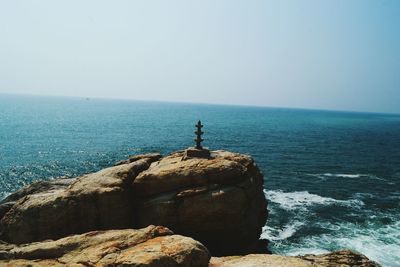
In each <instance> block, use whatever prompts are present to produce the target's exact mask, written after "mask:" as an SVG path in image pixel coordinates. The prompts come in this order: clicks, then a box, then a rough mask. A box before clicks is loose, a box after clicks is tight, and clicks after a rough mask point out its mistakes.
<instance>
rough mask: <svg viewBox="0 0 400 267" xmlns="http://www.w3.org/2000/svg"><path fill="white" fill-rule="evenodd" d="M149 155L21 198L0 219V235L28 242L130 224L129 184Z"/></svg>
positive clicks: (144, 167)
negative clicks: (60, 186)
mask: <svg viewBox="0 0 400 267" xmlns="http://www.w3.org/2000/svg"><path fill="white" fill-rule="evenodd" d="M153 160H154V158H153V157H149V158H146V157H142V158H141V159H138V160H137V161H133V162H131V163H128V164H123V165H120V166H116V167H111V168H107V169H104V170H101V171H99V172H97V173H92V174H88V175H84V176H82V177H79V178H77V179H76V181H74V182H73V183H72V184H71V185H69V186H68V187H66V188H56V189H54V188H50V190H44V191H42V190H38V191H34V193H33V194H30V195H26V194H23V195H24V196H23V197H22V198H20V199H19V200H18V201H17V202H16V203H15V204H14V205H13V206H12V207H11V209H10V210H9V211H8V212H7V213H5V215H4V216H3V218H2V219H1V221H0V227H1V228H0V229H1V239H2V240H5V241H7V242H12V243H27V242H32V241H39V240H45V239H55V238H60V237H65V236H67V235H70V234H79V233H85V232H88V231H92V230H103V229H122V228H132V226H133V221H134V214H133V213H132V186H131V184H132V182H133V179H134V178H135V177H136V175H137V174H138V173H140V172H141V171H143V170H145V169H147V168H148V167H149V166H150V163H151V162H152V161H153Z"/></svg>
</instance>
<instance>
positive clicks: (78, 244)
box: [0, 226, 210, 267]
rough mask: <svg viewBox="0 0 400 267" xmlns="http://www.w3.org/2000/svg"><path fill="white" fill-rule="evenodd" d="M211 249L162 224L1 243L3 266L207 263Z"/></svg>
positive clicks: (180, 264) (199, 266)
mask: <svg viewBox="0 0 400 267" xmlns="http://www.w3.org/2000/svg"><path fill="white" fill-rule="evenodd" d="M209 259H210V254H209V252H208V250H207V249H206V248H205V247H204V246H203V245H202V244H201V243H199V242H197V241H195V240H193V239H192V238H189V237H184V236H179V235H174V234H173V233H172V232H171V231H170V230H168V229H167V228H165V227H160V226H148V227H146V228H144V229H139V230H132V229H125V230H108V231H95V232H89V233H86V234H81V235H73V236H69V237H66V238H62V239H59V240H56V241H43V242H38V243H32V244H26V245H23V246H16V245H9V244H8V245H6V244H0V265H1V266H65V265H68V266H82V267H83V266H154V267H158V266H163V267H170V266H171V267H172V266H185V267H191V266H193V267H195V266H198V267H201V266H207V265H208V262H209Z"/></svg>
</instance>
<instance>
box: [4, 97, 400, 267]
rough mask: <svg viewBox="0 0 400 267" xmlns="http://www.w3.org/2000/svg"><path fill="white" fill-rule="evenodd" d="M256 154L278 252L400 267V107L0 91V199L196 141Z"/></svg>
mask: <svg viewBox="0 0 400 267" xmlns="http://www.w3.org/2000/svg"><path fill="white" fill-rule="evenodd" d="M198 119H201V120H202V121H203V123H204V124H205V128H204V131H205V132H206V134H205V136H204V138H205V139H206V141H205V145H206V146H208V147H210V149H225V150H230V151H237V152H241V153H248V154H251V155H252V156H253V157H254V158H255V160H256V162H257V164H258V165H259V167H260V168H261V170H262V171H263V173H264V174H265V185H264V187H265V190H264V191H265V195H266V197H267V198H268V200H269V207H268V209H269V211H270V215H269V218H268V223H267V225H266V226H265V227H264V229H263V233H262V237H263V238H267V239H269V240H270V241H271V243H270V249H271V250H272V251H273V252H274V253H278V254H285V255H298V254H305V253H320V252H327V251H333V250H338V249H345V248H346V249H354V250H356V251H359V252H361V253H364V254H365V255H367V256H368V257H369V258H371V259H373V260H376V261H378V262H379V263H381V264H382V265H383V266H400V115H386V114H371V113H351V112H333V111H312V110H297V109H277V108H259V107H239V106H219V105H200V104H177V103H158V102H142V101H123V100H102V99H85V98H62V97H33V96H12V95H0V199H1V198H3V197H5V196H6V195H7V194H9V193H10V192H12V191H14V190H17V189H19V188H20V187H22V186H23V185H26V184H29V183H31V182H32V181H34V180H37V179H51V178H54V177H58V176H71V177H72V176H77V175H81V174H83V173H88V172H93V171H97V170H99V169H101V168H104V167H108V166H110V165H112V164H113V163H115V162H116V161H118V160H121V159H125V158H126V157H127V156H128V155H132V154H139V153H145V152H153V151H159V152H161V153H163V154H167V153H169V152H172V151H175V150H179V149H182V148H185V147H188V146H192V145H193V138H194V134H193V131H194V130H195V129H194V124H195V123H196V122H197V120H198Z"/></svg>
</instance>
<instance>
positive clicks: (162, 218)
mask: <svg viewBox="0 0 400 267" xmlns="http://www.w3.org/2000/svg"><path fill="white" fill-rule="evenodd" d="M262 189H263V177H262V174H261V172H260V170H259V169H258V167H257V165H256V164H255V162H254V161H253V159H252V158H251V157H249V156H246V155H241V154H237V153H231V152H227V151H212V152H211V153H210V154H209V155H207V156H206V157H191V156H188V155H187V154H186V153H185V151H179V152H175V153H173V154H171V155H169V156H167V157H164V158H161V156H160V155H159V154H146V155H139V156H134V157H131V158H129V159H128V160H125V161H121V162H118V164H116V166H113V167H110V168H107V169H104V170H101V171H99V172H96V173H91V174H87V175H83V176H81V177H77V178H70V179H56V180H52V181H40V182H35V183H33V184H31V185H29V186H27V187H25V188H22V189H21V190H19V191H18V192H15V193H13V194H11V195H10V196H8V197H7V198H6V199H4V200H3V201H2V202H1V203H0V239H1V240H2V241H0V265H1V266H54V265H56V266H57V265H60V266H63V265H72V266H119V265H123V266H167V267H168V266H207V265H208V264H210V266H379V265H377V264H376V263H374V262H371V261H369V260H368V259H367V258H365V257H364V256H362V255H359V254H356V253H353V252H349V251H345V252H337V253H331V254H327V255H318V256H314V255H306V256H302V257H285V256H277V255H266V254H258V255H255V254H249V253H259V252H265V251H266V249H267V246H266V245H265V244H264V245H263V246H262V249H261V250H260V247H259V246H258V245H259V236H260V233H261V228H262V227H263V226H264V225H265V222H266V219H267V202H266V200H265V198H264V195H263V192H262ZM153 225H160V226H153ZM166 227H168V228H169V229H168V228H166ZM174 233H175V234H174ZM185 236H188V237H185ZM195 239H196V240H198V241H196V240H195ZM199 241H200V242H199ZM210 252H211V255H213V256H223V255H234V254H236V255H245V254H249V255H245V256H230V257H220V258H216V257H213V258H212V259H211V261H210V258H211V256H210Z"/></svg>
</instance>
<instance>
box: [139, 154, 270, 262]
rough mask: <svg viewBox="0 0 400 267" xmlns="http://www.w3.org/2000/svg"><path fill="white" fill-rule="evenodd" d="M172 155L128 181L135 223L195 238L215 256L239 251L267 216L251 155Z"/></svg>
mask: <svg viewBox="0 0 400 267" xmlns="http://www.w3.org/2000/svg"><path fill="white" fill-rule="evenodd" d="M183 158H184V152H178V153H174V154H172V155H170V156H168V157H165V158H163V159H161V160H160V161H157V162H154V163H152V164H151V166H150V168H148V169H147V170H146V171H143V172H142V173H140V174H139V175H138V176H137V177H136V179H135V180H134V182H133V191H134V193H135V197H136V201H135V203H136V209H135V214H136V216H137V218H136V220H137V226H139V227H143V226H146V225H149V224H156V225H164V226H166V227H169V228H170V229H171V230H173V231H174V232H176V233H179V234H182V235H186V236H191V237H193V238H195V239H196V240H199V241H200V242H202V243H203V244H205V245H206V246H207V248H209V249H210V251H211V252H212V253H213V254H215V255H219V254H234V253H243V251H246V250H247V249H249V248H250V247H252V246H254V244H255V243H256V242H257V241H258V239H259V236H260V233H261V228H262V227H263V226H264V225H265V222H266V219H267V203H266V200H265V197H264V194H263V191H262V189H263V187H262V184H263V176H262V174H261V172H260V170H259V169H258V167H257V166H256V164H255V163H254V161H253V160H252V158H251V157H249V156H245V155H241V154H237V153H231V152H226V151H212V152H211V157H210V158H190V159H187V160H184V159H183Z"/></svg>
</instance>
